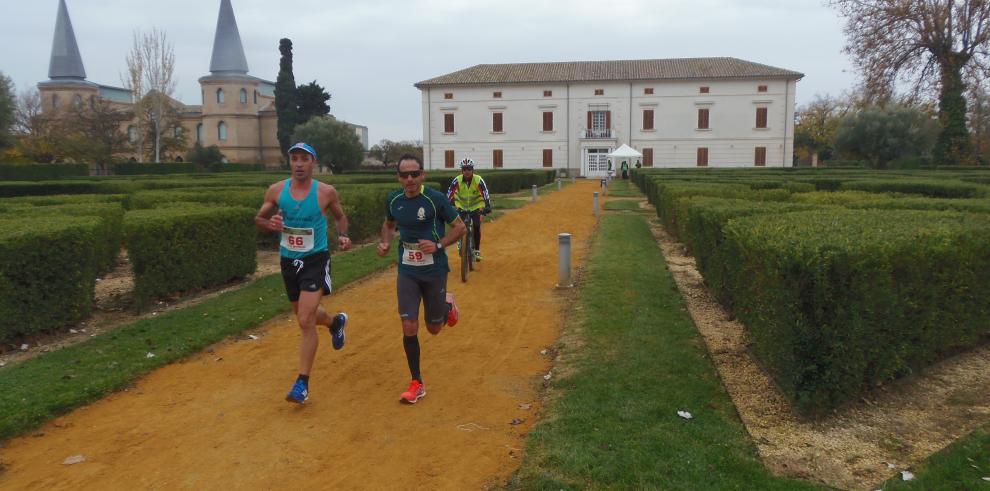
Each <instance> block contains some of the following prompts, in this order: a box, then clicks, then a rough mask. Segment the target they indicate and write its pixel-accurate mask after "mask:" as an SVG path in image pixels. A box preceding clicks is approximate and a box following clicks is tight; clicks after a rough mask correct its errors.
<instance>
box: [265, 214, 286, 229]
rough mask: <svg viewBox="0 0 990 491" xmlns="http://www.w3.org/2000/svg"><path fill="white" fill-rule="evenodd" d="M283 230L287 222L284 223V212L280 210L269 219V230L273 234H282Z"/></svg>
mask: <svg viewBox="0 0 990 491" xmlns="http://www.w3.org/2000/svg"><path fill="white" fill-rule="evenodd" d="M283 228H285V222H283V221H282V210H279V212H278V213H276V214H274V215H272V217H271V218H269V219H268V229H269V230H271V231H272V232H281V231H282V229H283Z"/></svg>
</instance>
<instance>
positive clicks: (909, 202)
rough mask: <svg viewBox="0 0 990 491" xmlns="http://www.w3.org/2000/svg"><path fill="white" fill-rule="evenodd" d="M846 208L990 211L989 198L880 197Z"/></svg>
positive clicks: (854, 203) (853, 203)
mask: <svg viewBox="0 0 990 491" xmlns="http://www.w3.org/2000/svg"><path fill="white" fill-rule="evenodd" d="M845 206H846V208H854V209H878V210H942V211H963V212H970V213H990V200H987V199H938V198H886V199H885V198H879V197H877V196H876V195H874V199H868V200H861V201H854V202H850V203H847V204H846V205H845Z"/></svg>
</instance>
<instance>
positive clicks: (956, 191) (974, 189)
mask: <svg viewBox="0 0 990 491" xmlns="http://www.w3.org/2000/svg"><path fill="white" fill-rule="evenodd" d="M842 189H843V190H858V191H867V192H871V193H905V194H920V195H923V196H929V197H932V198H982V197H985V196H987V191H988V189H987V187H986V186H981V185H979V184H975V183H966V182H960V181H946V180H934V179H931V180H906V179H905V180H897V179H885V180H863V181H849V182H843V183H842Z"/></svg>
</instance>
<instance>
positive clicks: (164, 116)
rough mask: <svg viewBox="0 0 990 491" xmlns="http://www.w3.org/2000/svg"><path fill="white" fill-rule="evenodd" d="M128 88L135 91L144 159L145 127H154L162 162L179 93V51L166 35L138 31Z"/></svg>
mask: <svg viewBox="0 0 990 491" xmlns="http://www.w3.org/2000/svg"><path fill="white" fill-rule="evenodd" d="M126 62H127V75H126V77H121V78H123V81H124V85H125V86H126V87H127V88H128V89H129V90H130V91H131V95H132V97H133V100H134V113H135V115H136V117H137V120H138V125H137V126H138V128H137V129H138V135H139V136H138V141H137V142H136V143H137V147H138V149H137V150H138V153H139V154H140V155H142V156H143V155H144V134H145V132H144V127H145V126H150V130H151V135H152V137H153V139H154V160H155V162H161V143H162V134H163V132H164V131H165V130H166V129H167V128H170V127H171V126H172V125H173V123H174V122H173V121H170V120H169V118H170V117H172V116H171V115H172V114H175V111H171V110H170V107H171V105H172V101H173V99H172V94H173V93H174V92H175V85H176V82H177V80H176V78H175V51H174V49H173V46H172V43H171V42H169V40H168V36H167V35H166V34H165V31H163V30H159V29H157V28H155V29H152V30H151V32H150V33H143V34H142V33H141V32H140V31H134V40H133V45H132V46H131V51H130V52H129V53H128V54H127V58H126Z"/></svg>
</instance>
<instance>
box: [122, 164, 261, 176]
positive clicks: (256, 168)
mask: <svg viewBox="0 0 990 491" xmlns="http://www.w3.org/2000/svg"><path fill="white" fill-rule="evenodd" d="M266 170H267V169H266V168H265V165H264V164H223V163H219V162H218V163H215V164H205V165H199V164H194V163H192V162H162V163H158V164H151V163H140V162H124V163H120V164H116V165H114V166H113V173H114V174H116V175H118V176H137V175H163V174H193V173H197V172H263V171H266Z"/></svg>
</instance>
